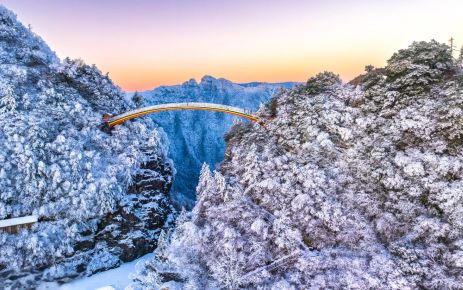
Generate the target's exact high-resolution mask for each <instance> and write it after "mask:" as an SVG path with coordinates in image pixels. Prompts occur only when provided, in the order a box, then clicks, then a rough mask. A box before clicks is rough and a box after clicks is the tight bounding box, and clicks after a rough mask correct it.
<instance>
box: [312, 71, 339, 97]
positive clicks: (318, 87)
mask: <svg viewBox="0 0 463 290" xmlns="http://www.w3.org/2000/svg"><path fill="white" fill-rule="evenodd" d="M340 83H341V79H340V78H339V75H336V74H334V73H332V72H327V71H324V72H322V73H319V74H317V75H316V76H314V77H312V78H310V79H309V80H308V81H307V83H306V85H305V90H306V92H307V94H309V95H316V94H320V93H325V92H327V91H328V90H329V89H330V88H331V87H332V86H334V85H339V84H340Z"/></svg>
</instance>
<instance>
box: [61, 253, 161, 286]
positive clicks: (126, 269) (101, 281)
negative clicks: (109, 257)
mask: <svg viewBox="0 0 463 290" xmlns="http://www.w3.org/2000/svg"><path fill="white" fill-rule="evenodd" d="M153 256H154V254H152V253H150V254H147V255H144V256H143V257H140V258H138V259H136V260H134V261H132V262H128V263H124V264H122V265H121V266H120V267H118V268H115V269H111V270H108V271H104V272H101V273H97V274H95V275H92V276H90V277H85V278H82V279H78V280H75V281H72V282H70V283H67V284H64V285H62V286H61V287H60V288H59V289H60V290H97V289H100V290H101V289H115V290H121V289H124V288H125V287H127V286H128V285H129V284H130V283H132V279H131V275H132V274H134V273H135V271H136V268H135V266H136V264H137V263H139V262H140V263H144V262H146V261H148V260H150V259H152V258H153Z"/></svg>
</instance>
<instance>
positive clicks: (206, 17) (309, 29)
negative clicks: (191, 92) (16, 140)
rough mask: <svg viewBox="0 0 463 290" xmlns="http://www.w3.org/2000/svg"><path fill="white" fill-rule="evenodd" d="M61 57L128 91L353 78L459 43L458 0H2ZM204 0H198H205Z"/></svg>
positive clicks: (462, 29)
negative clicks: (431, 47)
mask: <svg viewBox="0 0 463 290" xmlns="http://www.w3.org/2000/svg"><path fill="white" fill-rule="evenodd" d="M2 2H3V4H4V5H5V6H6V7H7V8H9V9H12V10H13V11H14V12H15V13H17V14H18V18H19V20H20V21H22V22H23V23H24V24H25V25H27V24H29V23H30V24H31V25H32V30H33V31H34V32H36V33H37V34H38V35H40V36H41V37H42V38H43V39H44V40H45V41H46V42H47V44H48V45H49V46H50V47H51V48H52V49H53V50H55V51H56V52H57V54H58V56H60V57H61V58H63V57H66V56H69V57H71V58H82V59H83V60H84V61H85V62H86V63H88V64H96V65H97V66H98V68H99V69H100V70H101V71H102V72H103V73H106V72H109V76H110V77H111V79H112V80H113V81H114V82H115V83H116V84H118V85H119V86H120V87H121V88H122V89H123V90H125V91H136V90H138V91H143V90H149V89H153V88H155V87H157V86H159V85H173V84H180V83H182V82H184V81H187V80H189V79H191V78H194V79H196V80H197V81H199V80H200V79H201V77H202V76H204V75H212V76H214V77H217V78H220V77H222V78H226V79H229V80H231V81H233V82H238V83H242V82H251V81H265V82H283V81H302V82H303V81H306V80H307V79H308V78H309V77H311V76H313V75H315V74H317V73H319V72H321V71H324V70H328V71H332V72H334V73H337V74H339V75H340V76H341V77H342V79H343V80H344V81H348V80H350V79H352V78H354V77H355V76H357V75H358V74H360V73H363V71H364V67H365V66H366V65H368V64H372V65H374V66H376V67H380V66H384V65H385V64H386V61H387V59H388V58H389V57H391V55H392V54H393V53H394V52H395V51H397V50H398V49H401V48H406V47H407V46H408V45H410V44H411V42H412V41H421V40H430V39H436V40H437V41H440V42H445V43H448V39H449V38H450V37H451V36H453V37H454V38H455V39H456V42H455V44H456V48H460V46H461V45H462V44H463V23H462V21H461V15H460V14H461V11H463V1H461V0H443V1H442V0H408V1H400V0H390V1H367V0H345V1H336V0H326V1H315V0H288V1H277V0H253V1H246V0H235V1H219V0H203V1H202V2H201V3H198V2H196V1H190V0H182V1H160V0H151V1H148V0H146V1H144V0H136V1H123V0H113V1H106V0H101V1H90V0H81V1H79V2H78V5H77V3H76V2H75V1H70V0H63V1H56V0H41V1H36V0H4V1H2ZM199 4H200V5H199Z"/></svg>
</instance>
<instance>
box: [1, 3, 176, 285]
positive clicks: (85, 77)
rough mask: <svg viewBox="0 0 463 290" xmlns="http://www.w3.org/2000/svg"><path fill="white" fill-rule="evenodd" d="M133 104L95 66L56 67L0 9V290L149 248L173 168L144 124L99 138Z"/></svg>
mask: <svg viewBox="0 0 463 290" xmlns="http://www.w3.org/2000/svg"><path fill="white" fill-rule="evenodd" d="M129 108H130V105H129V104H128V103H127V102H126V101H125V100H124V95H123V93H122V92H121V91H120V90H119V88H117V87H116V86H114V85H113V83H112V82H111V80H109V78H108V77H106V76H103V75H102V74H101V72H100V71H99V70H98V69H97V68H96V67H95V66H88V65H85V64H84V63H83V62H82V61H79V60H76V61H74V60H69V59H66V60H64V61H63V62H61V61H60V60H59V59H58V58H57V57H56V56H55V54H54V53H53V52H52V51H51V50H50V48H48V46H47V45H46V44H45V43H44V42H43V41H42V40H41V39H40V38H39V37H38V36H36V35H34V34H33V33H32V32H31V31H30V30H29V29H27V28H25V27H24V26H23V25H21V24H20V23H19V22H18V21H17V20H16V17H15V15H14V14H13V13H11V12H10V11H8V10H6V9H5V8H4V7H2V6H0V219H6V218H15V217H22V216H27V215H36V216H38V218H39V221H38V223H36V224H35V225H33V226H32V229H30V230H28V229H23V230H20V231H19V232H18V233H15V234H10V233H6V232H0V285H1V286H0V288H2V289H3V288H5V287H6V288H8V287H12V288H13V289H22V288H33V287H34V286H35V285H36V283H37V282H40V281H43V280H50V281H52V280H65V279H67V278H70V277H76V276H79V275H88V274H91V273H93V272H95V271H100V270H103V269H107V268H110V267H114V266H116V265H118V264H120V263H121V262H122V261H128V260H132V259H134V258H136V257H139V256H141V255H143V254H145V253H147V252H149V251H152V250H153V248H154V247H155V245H156V237H157V235H158V234H159V231H160V229H161V228H162V227H163V226H164V225H165V223H166V219H168V218H169V217H168V216H169V215H170V213H171V207H170V201H169V198H168V197H167V193H168V191H169V189H170V186H171V179H172V171H173V169H172V166H171V163H170V161H169V160H168V159H167V158H166V149H165V146H164V145H163V144H164V143H163V141H162V135H161V134H160V133H158V132H157V131H156V130H155V129H154V124H153V123H152V122H151V121H150V120H138V121H135V122H130V123H127V124H125V125H123V126H118V127H117V128H115V129H114V130H113V131H112V132H111V134H108V133H106V132H103V131H102V130H101V128H100V126H101V116H102V114H103V113H104V112H123V111H126V110H127V109H129Z"/></svg>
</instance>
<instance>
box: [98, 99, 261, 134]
mask: <svg viewBox="0 0 463 290" xmlns="http://www.w3.org/2000/svg"><path fill="white" fill-rule="evenodd" d="M174 110H202V111H215V112H222V113H226V114H231V115H235V116H239V117H243V118H246V119H249V120H251V121H253V122H257V123H259V124H261V123H262V121H261V119H260V118H259V117H257V116H256V115H254V114H253V113H252V112H251V111H249V110H245V109H241V108H237V107H232V106H226V105H221V104H213V103H198V102H192V103H168V104H160V105H154V106H148V107H144V108H139V109H136V110H132V111H128V112H126V113H123V114H120V115H117V116H104V117H103V120H104V122H105V123H106V124H107V125H108V126H109V127H110V128H111V127H113V126H116V125H119V124H122V123H124V122H125V121H127V120H131V119H134V118H138V117H141V116H144V115H148V114H152V113H158V112H163V111H174Z"/></svg>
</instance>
